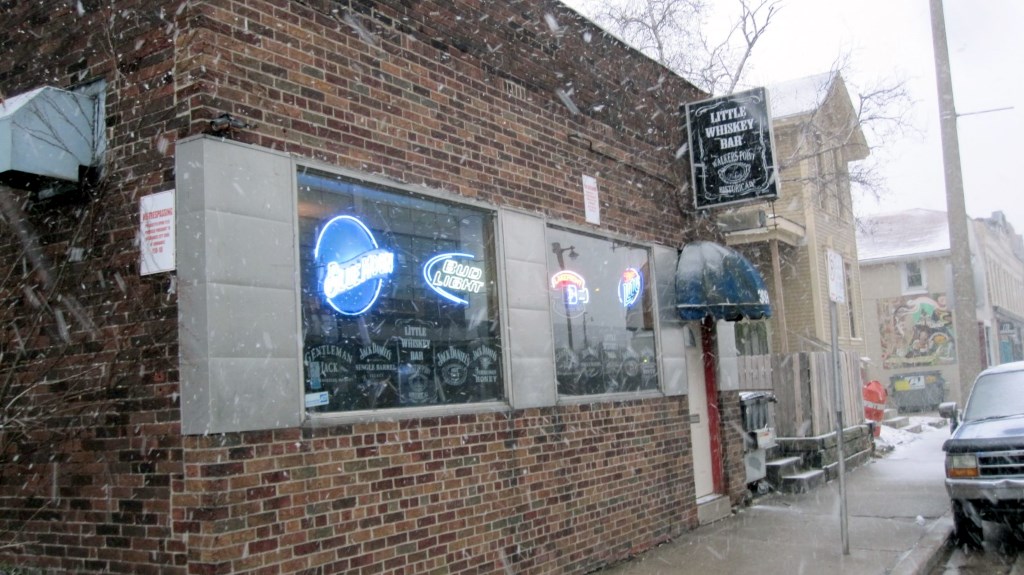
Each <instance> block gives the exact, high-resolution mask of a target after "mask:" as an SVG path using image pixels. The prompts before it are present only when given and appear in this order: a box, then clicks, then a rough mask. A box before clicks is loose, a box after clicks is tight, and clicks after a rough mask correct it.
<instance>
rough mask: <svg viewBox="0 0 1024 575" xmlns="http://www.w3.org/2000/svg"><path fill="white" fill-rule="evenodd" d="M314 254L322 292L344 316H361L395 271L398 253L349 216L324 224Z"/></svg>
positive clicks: (328, 302)
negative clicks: (382, 247)
mask: <svg viewBox="0 0 1024 575" xmlns="http://www.w3.org/2000/svg"><path fill="white" fill-rule="evenodd" d="M313 257H314V261H315V262H316V266H317V269H318V270H320V273H319V290H320V293H321V294H322V295H323V297H324V300H325V301H326V302H327V304H328V305H329V306H331V308H333V309H334V310H335V311H337V312H338V313H340V314H343V315H360V314H362V313H365V312H366V311H367V310H369V309H370V308H371V307H373V304H374V303H376V301H377V297H378V296H379V295H380V290H381V286H382V285H383V284H384V279H385V278H387V277H388V276H390V275H391V274H392V273H394V271H395V254H394V253H392V252H390V251H388V250H385V249H381V247H380V246H378V245H377V240H376V239H375V238H374V237H373V234H372V233H371V232H370V229H369V228H367V227H366V225H364V224H363V222H361V221H359V220H358V219H356V218H354V217H352V216H348V215H344V216H337V217H335V218H333V219H331V220H330V221H329V222H327V224H325V225H324V227H323V229H322V230H320V235H319V237H317V240H316V249H315V251H314V252H313Z"/></svg>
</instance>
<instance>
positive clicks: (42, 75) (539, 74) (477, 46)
mask: <svg viewBox="0 0 1024 575" xmlns="http://www.w3.org/2000/svg"><path fill="white" fill-rule="evenodd" d="M481 10H485V11H486V14H485V15H486V16H487V17H483V15H484V14H482V13H481ZM0 14H2V17H3V18H4V22H5V25H4V27H3V30H0V47H2V49H3V51H4V54H5V56H7V58H5V59H4V60H3V61H2V62H0V87H2V89H3V91H4V93H5V94H7V95H13V94H17V93H20V92H23V91H26V90H28V89H31V88H34V87H37V86H39V85H42V84H52V85H58V86H62V87H72V86H75V85H78V84H80V83H82V82H86V81H89V80H95V79H102V80H104V81H106V82H107V85H108V89H107V101H106V118H107V119H106V125H107V138H108V144H109V145H108V153H107V161H106V164H105V168H106V176H105V178H104V179H103V180H102V182H101V183H100V184H99V185H98V186H96V187H94V188H93V189H91V190H88V191H87V192H84V193H80V194H74V195H73V196H71V197H70V199H66V200H62V201H59V202H54V203H50V204H47V205H39V204H38V203H37V202H34V201H32V200H31V194H30V193H27V192H17V191H13V190H6V191H4V193H5V194H8V193H9V195H8V196H6V197H10V198H12V201H11V202H9V204H10V205H11V206H15V208H12V209H15V211H14V212H5V217H7V214H8V213H15V215H16V216H17V217H16V218H15V219H16V220H17V221H18V222H19V224H22V223H23V224H24V226H20V228H23V229H26V230H31V231H32V234H33V237H34V238H35V239H33V241H34V242H36V243H37V244H38V245H39V246H40V253H41V254H43V255H45V258H43V260H44V261H43V260H39V259H38V258H37V259H32V258H29V257H27V256H26V255H25V253H24V251H23V245H24V244H23V243H22V241H21V240H20V239H19V238H18V237H17V236H12V235H11V234H6V235H4V236H2V238H0V257H3V258H4V259H3V261H4V269H16V270H18V271H19V272H20V275H19V276H18V277H17V278H16V279H17V280H18V281H17V282H14V283H10V282H8V283H4V284H3V286H2V288H0V289H2V292H0V296H2V298H3V302H4V304H5V305H4V312H3V313H4V315H3V319H4V325H5V331H4V332H3V338H4V339H3V342H2V343H3V346H4V350H12V351H11V353H13V354H14V356H16V361H13V362H10V363H7V362H6V359H5V367H4V368H3V369H2V370H0V375H2V376H3V377H5V378H6V377H14V378H17V380H18V381H19V382H20V383H21V384H22V385H26V386H31V392H30V394H28V395H27V396H26V397H29V398H32V400H33V401H42V400H43V399H46V398H50V399H56V401H57V402H58V404H59V405H63V406H64V407H65V408H67V411H66V412H61V413H59V414H58V415H59V417H51V418H48V419H47V418H43V419H41V421H43V422H44V423H42V424H40V425H39V426H37V427H36V428H33V429H32V430H31V433H29V434H27V435H25V436H20V437H16V438H14V440H11V437H10V436H9V435H8V436H5V438H4V441H5V443H4V444H3V449H2V454H3V457H4V459H3V460H2V464H3V466H4V467H3V470H4V473H3V476H2V478H0V488H2V489H0V535H2V536H3V538H4V541H5V542H14V543H16V544H17V545H16V546H14V547H9V548H6V549H5V553H7V555H6V556H5V558H4V560H5V561H8V560H9V561H10V562H15V563H26V564H31V565H34V566H37V567H43V568H48V569H52V570H54V571H64V572H67V571H71V572H122V573H227V572H245V571H252V572H266V573H276V572H301V571H304V570H311V569H318V570H322V572H325V573H329V572H350V573H419V572H429V571H430V570H431V569H434V568H440V567H441V566H447V570H448V571H447V572H450V573H485V572H502V571H503V570H504V569H505V568H506V566H509V567H510V568H511V569H512V570H513V571H514V572H516V573H546V572H564V573H583V572H587V571H589V570H592V569H594V568H596V567H598V566H600V565H602V564H605V563H606V562H609V561H614V560H617V559H621V558H624V557H626V556H628V555H629V554H631V553H633V552H635V551H638V550H642V549H645V548H648V547H650V546H653V545H656V544H657V543H659V542H661V541H664V540H665V539H668V538H671V537H673V536H676V535H678V534H679V533H680V532H682V531H685V530H687V529H690V528H692V527H693V526H694V525H695V524H696V510H695V507H694V493H693V480H692V456H691V453H690V435H689V425H688V424H687V423H686V413H687V411H688V409H687V402H686V399H685V397H683V398H661V399H644V400H636V401H626V402H615V403H610V402H604V403H595V404H593V405H567V406H561V407H553V408H548V409H544V410H526V411H513V412H509V413H502V414H480V415H472V416H460V417H458V418H442V419H437V418H428V419H422V418H421V419H415V418H413V419H405V420H401V421H389V422H383V421H382V422H379V423H373V424H359V425H351V426H334V427H323V428H315V429H313V428H309V429H306V428H303V429H289V430H279V431H274V432H262V433H240V434H228V435H216V436H203V437H183V436H181V434H180V425H179V421H180V413H179V410H178V393H179V386H178V373H177V335H176V329H177V324H176V299H175V297H176V295H175V285H174V276H173V274H159V275H155V276H149V277H144V278H143V277H140V276H139V275H138V265H137V260H138V251H137V247H136V245H135V237H136V232H137V227H138V226H137V215H136V214H137V211H138V204H137V201H138V198H139V197H141V196H143V195H146V194H149V193H152V192H155V191H162V190H166V189H170V188H171V187H173V181H174V174H173V156H174V143H175V141H177V140H178V139H179V138H181V137H184V136H187V135H190V134H194V133H198V132H205V131H208V130H209V129H210V125H209V120H210V119H211V118H213V117H215V116H217V115H219V114H221V113H223V112H227V113H231V114H232V115H234V116H236V117H239V118H241V119H243V120H244V121H245V122H247V123H249V124H252V127H250V128H246V129H242V130H236V131H234V132H233V133H230V134H227V135H226V136H227V137H232V138H235V139H238V140H242V141H246V142H250V143H253V144H257V145H261V146H265V147H269V148H274V149H278V150H286V151H289V152H293V153H296V154H299V155H301V156H305V157H308V158H312V159H315V160H318V161H322V162H325V163H327V164H330V165H335V166H340V167H346V168H350V169H354V170H359V171H363V172H367V173H373V174H383V175H386V176H388V177H390V178H392V179H395V180H398V181H402V182H407V183H415V184H422V185H426V186H430V187H434V188H438V189H444V190H447V191H449V192H452V193H455V194H459V195H462V196H465V197H468V198H474V199H477V200H481V201H486V202H490V203H492V204H496V205H506V206H514V207H518V208H525V209H528V210H531V211H539V212H543V213H545V214H547V215H549V216H550V217H552V218H554V219H556V220H559V221H566V222H572V223H578V224H582V223H583V208H582V194H581V193H580V187H581V186H580V175H581V174H584V173H587V174H591V175H595V176H597V177H598V180H599V186H600V189H601V200H602V228H603V229H604V230H607V231H609V232H614V233H619V234H626V235H629V236H631V237H634V238H637V239H640V240H652V241H653V240H657V241H658V242H660V243H663V244H666V245H678V244H679V242H680V241H681V239H682V238H683V237H684V235H686V234H688V233H692V230H693V229H694V218H693V214H692V213H691V209H690V207H689V202H688V201H687V200H686V199H685V198H681V197H680V196H679V194H678V190H679V189H680V183H681V182H683V181H685V178H686V174H687V173H688V171H687V169H686V166H685V165H682V164H680V163H679V162H677V161H675V160H674V152H675V149H676V147H677V146H678V143H679V142H680V141H681V135H680V134H681V132H680V130H679V122H680V120H679V114H678V105H679V104H681V103H683V102H685V101H687V100H692V99H694V98H696V97H697V96H698V93H697V92H696V90H694V89H693V88H692V87H691V86H689V85H688V84H686V83H685V82H683V81H681V80H680V79H678V78H676V77H674V76H672V75H670V74H669V73H668V72H666V71H665V70H664V69H662V68H660V67H659V66H656V65H654V64H653V63H652V62H650V61H649V60H646V59H644V58H642V57H639V56H638V55H636V54H635V53H632V52H629V51H628V50H626V49H625V48H624V47H623V46H622V45H621V44H619V43H618V42H617V41H615V40H614V39H612V38H610V37H607V36H605V35H603V34H602V33H601V32H600V31H599V30H598V29H596V28H593V27H590V26H588V25H586V24H585V23H584V22H582V21H581V20H579V19H578V18H576V17H575V16H573V15H572V14H571V13H568V12H567V11H566V10H565V9H564V7H562V6H561V5H560V4H559V3H557V2H548V1H541V0H537V1H520V2H507V3H486V4H485V5H480V4H478V3H477V2H458V1H456V2H419V3H408V2H401V1H399V0H393V1H388V2H370V1H358V2H357V1H353V2H334V1H329V0H310V1H308V2H285V1H282V0H244V1H235V2H227V1H226V0H223V1H212V0H211V1H195V2H189V3H175V4H169V3H166V2H158V1H156V0H125V1H121V2H118V3H117V4H116V7H112V6H111V5H110V4H109V3H104V2H98V1H95V0H82V1H81V2H70V1H61V2H53V3H48V4H47V5H46V6H43V5H41V4H37V3H32V4H29V3H5V2H0ZM549 15H550V16H551V17H553V18H554V21H556V22H557V23H558V25H557V26H552V25H551V24H550V23H549V22H550V21H551V18H548V17H547V16H549ZM72 248H76V249H77V248H80V249H81V250H82V252H81V255H80V256H75V257H74V258H69V254H70V253H72V252H73V251H75V250H73V249H72ZM69 302H77V303H69ZM40 310H42V311H40ZM54 310H61V312H62V313H60V314H58V313H55V311H54ZM5 357H12V356H11V355H7V356H5ZM723 401H724V399H723ZM730 401H731V400H730ZM723 405H724V404H723ZM731 409H732V407H731V404H730V407H729V408H728V409H727V410H726V412H725V413H726V414H725V416H724V417H723V426H724V425H727V424H728V423H727V422H729V421H732V420H731V419H730V418H731V416H730V415H729V414H730V413H732V412H731V411H730V410H731ZM737 409H738V408H737ZM723 437H724V438H725V442H726V458H727V477H728V478H730V479H729V480H728V481H729V492H730V496H731V497H733V499H734V501H735V500H736V494H737V493H739V487H738V485H739V484H737V483H736V482H734V481H733V480H732V477H734V476H735V471H734V470H733V469H734V467H735V461H734V459H735V458H736V454H737V453H738V452H737V450H736V445H735V444H734V439H733V437H734V434H729V433H728V430H726V433H725V434H724V435H723Z"/></svg>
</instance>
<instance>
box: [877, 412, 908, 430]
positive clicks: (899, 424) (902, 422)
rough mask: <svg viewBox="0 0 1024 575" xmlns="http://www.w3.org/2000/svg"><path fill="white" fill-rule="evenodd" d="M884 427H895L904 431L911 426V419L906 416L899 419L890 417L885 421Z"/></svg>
mask: <svg viewBox="0 0 1024 575" xmlns="http://www.w3.org/2000/svg"><path fill="white" fill-rule="evenodd" d="M882 425H887V426H889V427H894V428H896V429H903V428H904V427H908V426H909V425H910V418H909V417H906V416H904V415H901V416H898V417H890V418H888V419H883V420H882Z"/></svg>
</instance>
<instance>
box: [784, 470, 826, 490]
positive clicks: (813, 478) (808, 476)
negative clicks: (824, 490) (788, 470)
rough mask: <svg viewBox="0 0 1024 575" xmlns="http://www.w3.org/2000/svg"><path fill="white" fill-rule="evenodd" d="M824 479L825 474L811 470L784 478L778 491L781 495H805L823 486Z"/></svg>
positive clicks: (821, 471)
mask: <svg viewBox="0 0 1024 575" xmlns="http://www.w3.org/2000/svg"><path fill="white" fill-rule="evenodd" d="M825 479H826V477H825V472H824V471H823V470H821V469H812V470H810V471H804V472H803V473H797V474H795V475H786V476H784V477H783V478H782V483H780V484H779V486H778V489H779V491H781V492H783V493H807V492H808V491H811V490H813V489H816V488H818V487H820V486H822V485H824V484H825Z"/></svg>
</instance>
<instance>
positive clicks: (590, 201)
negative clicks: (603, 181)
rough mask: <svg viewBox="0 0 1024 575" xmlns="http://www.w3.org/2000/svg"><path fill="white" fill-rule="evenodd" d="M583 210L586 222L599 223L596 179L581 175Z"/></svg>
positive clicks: (599, 203) (599, 212)
mask: <svg viewBox="0 0 1024 575" xmlns="http://www.w3.org/2000/svg"><path fill="white" fill-rule="evenodd" d="M583 210H584V212H585V214H586V217H587V223H588V224H594V225H601V199H600V197H599V196H598V193H597V179H596V178H594V177H592V176H587V175H584V176H583Z"/></svg>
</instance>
